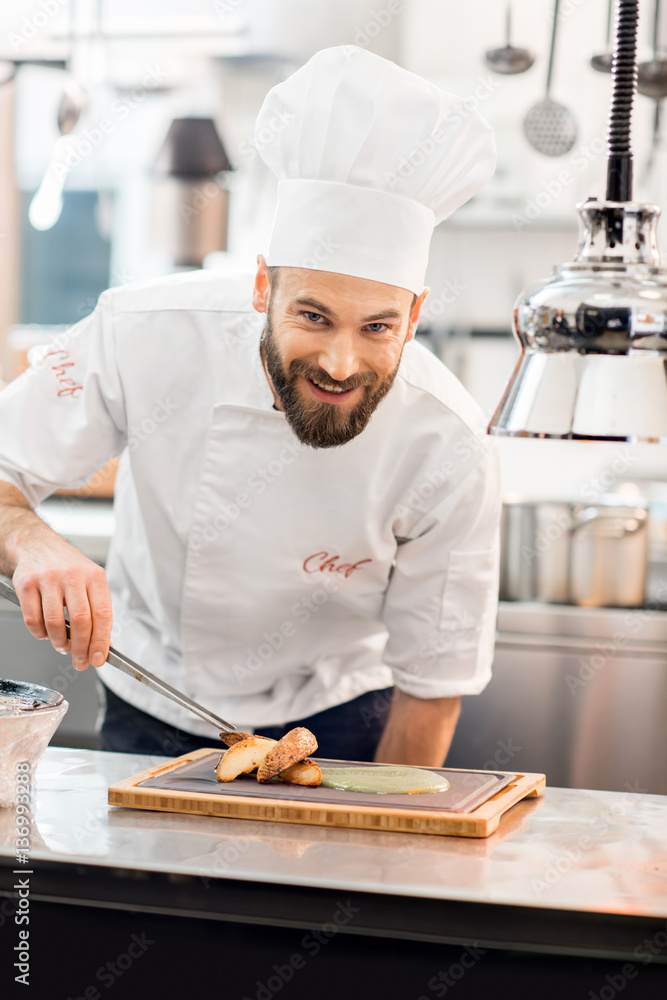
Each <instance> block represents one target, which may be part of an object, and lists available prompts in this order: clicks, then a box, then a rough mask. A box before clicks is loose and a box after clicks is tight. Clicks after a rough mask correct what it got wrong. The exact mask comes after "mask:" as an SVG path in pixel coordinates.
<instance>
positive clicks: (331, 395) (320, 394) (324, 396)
mask: <svg viewBox="0 0 667 1000" xmlns="http://www.w3.org/2000/svg"><path fill="white" fill-rule="evenodd" d="M304 377H305V380H306V382H307V383H308V388H309V389H310V391H311V393H312V394H313V396H315V398H316V399H321V400H324V401H325V402H327V403H342V402H344V401H345V400H346V399H349V398H350V396H351V395H352V393H353V392H356V390H357V389H358V388H359V386H353V388H352V389H339V388H338V387H337V386H336V385H334V383H333V382H315V381H314V380H313V379H311V378H308V377H306V376H304Z"/></svg>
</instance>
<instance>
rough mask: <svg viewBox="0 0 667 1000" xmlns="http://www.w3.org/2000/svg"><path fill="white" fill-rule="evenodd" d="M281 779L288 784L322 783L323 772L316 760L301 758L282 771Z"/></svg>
mask: <svg viewBox="0 0 667 1000" xmlns="http://www.w3.org/2000/svg"><path fill="white" fill-rule="evenodd" d="M280 780H281V781H284V782H286V784H288V785H311V786H315V785H321V784H322V772H321V771H320V769H319V766H318V765H317V764H316V763H315V761H314V760H300V761H299V763H298V764H292V766H291V767H288V768H287V770H286V771H281V773H280Z"/></svg>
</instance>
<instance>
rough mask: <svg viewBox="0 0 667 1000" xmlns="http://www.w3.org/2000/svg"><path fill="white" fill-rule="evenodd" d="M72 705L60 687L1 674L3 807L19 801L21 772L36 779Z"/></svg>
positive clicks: (0, 794) (0, 792) (0, 791)
mask: <svg viewBox="0 0 667 1000" xmlns="http://www.w3.org/2000/svg"><path fill="white" fill-rule="evenodd" d="M68 708H69V705H68V703H67V702H66V701H65V699H64V697H63V695H62V694H60V692H59V691H53V690H52V689H51V688H47V687H42V686H41V685H40V684H31V683H30V682H28V681H13V680H8V679H2V678H0V808H6V807H8V806H12V805H14V803H15V802H16V792H17V787H18V781H17V776H18V774H19V772H20V773H22V774H26V773H29V774H30V778H31V780H32V777H33V775H34V769H35V766H36V764H37V763H38V762H39V761H40V760H41V758H42V756H43V755H44V751H45V750H46V748H47V746H48V744H49V740H50V739H51V737H52V736H53V734H54V733H55V731H56V729H57V728H58V726H59V725H60V722H61V719H62V718H63V716H64V714H65V712H66V711H67V709H68ZM26 764H27V765H28V768H29V771H27V770H26V767H25V765H26ZM21 765H24V766H21ZM24 789H25V785H23V786H22V790H24Z"/></svg>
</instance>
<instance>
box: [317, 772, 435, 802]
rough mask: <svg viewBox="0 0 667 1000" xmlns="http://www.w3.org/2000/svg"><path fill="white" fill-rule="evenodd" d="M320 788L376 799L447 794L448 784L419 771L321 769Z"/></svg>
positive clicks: (430, 773) (433, 774) (432, 773)
mask: <svg viewBox="0 0 667 1000" xmlns="http://www.w3.org/2000/svg"><path fill="white" fill-rule="evenodd" d="M322 785H323V786H324V787H325V788H338V789H339V790H341V791H343V792H365V793H366V794H376V795H405V794H422V793H424V792H446V791H447V789H448V788H449V782H448V781H447V779H446V778H443V777H441V775H439V774H435V773H434V772H433V771H424V770H422V769H421V768H418V767H398V766H397V767H392V766H386V767H385V766H382V765H376V766H375V767H323V768H322Z"/></svg>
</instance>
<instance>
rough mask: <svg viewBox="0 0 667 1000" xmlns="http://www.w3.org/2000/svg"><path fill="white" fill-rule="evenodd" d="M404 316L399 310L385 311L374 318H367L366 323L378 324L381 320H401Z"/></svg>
mask: <svg viewBox="0 0 667 1000" xmlns="http://www.w3.org/2000/svg"><path fill="white" fill-rule="evenodd" d="M402 316H403V314H402V313H400V312H399V311H398V309H385V310H384V312H380V313H376V314H375V315H374V316H367V317H366V319H365V320H363V322H364V323H377V322H378V321H379V320H381V319H401V318H402Z"/></svg>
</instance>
